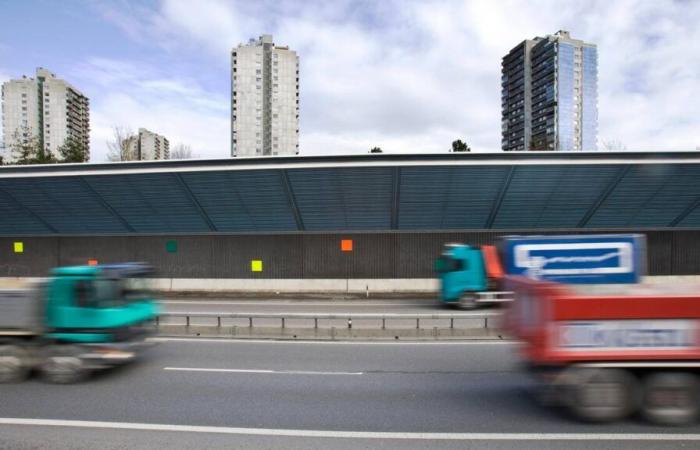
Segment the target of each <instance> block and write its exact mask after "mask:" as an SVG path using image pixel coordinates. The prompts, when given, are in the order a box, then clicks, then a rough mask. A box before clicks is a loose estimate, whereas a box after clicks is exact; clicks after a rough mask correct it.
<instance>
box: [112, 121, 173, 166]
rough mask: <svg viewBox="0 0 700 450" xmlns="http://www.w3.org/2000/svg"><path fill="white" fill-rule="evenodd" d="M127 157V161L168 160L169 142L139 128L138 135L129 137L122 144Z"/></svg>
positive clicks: (162, 137)
mask: <svg viewBox="0 0 700 450" xmlns="http://www.w3.org/2000/svg"><path fill="white" fill-rule="evenodd" d="M123 145H124V147H125V148H126V151H127V153H128V156H129V160H133V161H139V160H141V161H146V160H156V159H170V142H168V140H167V139H166V138H165V136H161V135H160V134H156V133H154V132H152V131H148V130H147V129H145V128H139V133H138V134H136V135H133V136H129V137H128V138H126V139H125V142H124V143H123Z"/></svg>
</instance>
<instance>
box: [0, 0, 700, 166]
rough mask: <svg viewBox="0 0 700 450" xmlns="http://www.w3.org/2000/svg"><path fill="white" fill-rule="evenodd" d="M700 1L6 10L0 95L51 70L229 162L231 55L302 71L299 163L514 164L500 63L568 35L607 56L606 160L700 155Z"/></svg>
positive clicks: (121, 112) (94, 123) (55, 5)
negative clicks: (517, 49)
mask: <svg viewBox="0 0 700 450" xmlns="http://www.w3.org/2000/svg"><path fill="white" fill-rule="evenodd" d="M698 23H700V0H685V1H682V0H678V1H663V0H615V1H608V0H606V1H595V0H592V1H568V0H528V1H515V0H500V1H497V2H496V1H479V0H475V1H430V0H426V1H411V0H397V1H392V0H381V1H343V0H334V1H314V0H309V1H285V0H279V1H268V0H260V1H255V2H251V1H224V0H197V1H196V2H195V1H190V0H161V1H155V0H151V1H144V0H141V1H127V0H114V1H106V0H105V1H88V0H66V1H61V2H57V1H51V0H34V1H32V0H0V82H2V81H6V80H7V79H11V78H19V77H21V76H22V75H27V76H33V74H34V72H35V70H36V67H39V66H41V67H45V68H48V69H49V70H51V71H52V72H54V73H56V75H57V76H58V77H59V78H62V79H65V80H66V81H68V82H69V83H71V84H72V85H73V86H75V87H76V88H78V89H79V90H80V91H82V92H83V93H84V94H85V95H87V96H88V97H89V98H90V107H91V111H90V120H91V154H92V161H96V162H99V161H104V160H105V159H106V153H107V146H106V142H107V141H108V140H109V139H110V138H111V136H112V133H113V132H112V130H113V128H114V127H115V126H120V127H126V128H130V129H132V130H137V129H138V128H139V127H144V128H148V129H150V130H151V131H154V132H157V133H160V134H163V135H165V136H166V137H167V138H168V139H169V140H170V143H171V146H173V145H176V144H179V143H182V144H186V145H189V146H191V148H192V151H193V153H194V155H195V156H198V157H201V158H224V157H228V156H229V155H230V142H229V135H230V120H229V115H230V51H231V49H232V48H233V47H236V46H237V45H238V44H240V43H244V42H247V41H248V39H250V38H253V37H258V36H259V35H261V34H272V35H273V36H274V41H275V43H276V44H277V45H287V46H289V47H290V48H291V49H293V50H296V51H297V53H298V55H299V58H300V99H301V100H300V154H301V155H302V156H303V155H319V154H351V153H366V152H367V151H368V150H369V149H370V148H371V147H374V146H379V147H381V148H382V149H384V150H385V151H386V152H392V153H393V152H396V153H400V152H446V151H448V149H449V148H450V143H451V142H452V141H453V140H455V139H462V140H464V141H466V142H467V143H468V144H469V145H470V147H471V148H472V150H473V151H477V152H492V151H500V140H501V139H500V128H501V122H500V107H501V106H500V95H501V94H500V91H501V88H500V77H501V73H500V64H501V58H502V57H503V56H504V55H505V54H506V53H508V51H509V50H510V49H511V48H513V47H514V46H516V45H517V44H518V43H520V42H521V41H522V40H524V39H529V38H533V37H535V36H544V35H547V34H553V33H555V32H557V31H558V30H560V29H564V30H568V31H569V32H570V33H571V35H572V37H574V38H576V39H582V40H584V41H586V42H591V43H594V44H597V46H598V57H599V62H598V72H599V73H598V88H599V98H598V103H599V124H598V128H599V133H598V135H599V139H598V140H599V146H601V145H600V144H601V143H602V142H612V141H615V142H619V143H621V144H622V145H624V147H626V149H628V150H695V149H700V147H698V146H700V119H699V117H700V27H698V26H697V24H698Z"/></svg>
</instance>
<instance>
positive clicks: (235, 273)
mask: <svg viewBox="0 0 700 450" xmlns="http://www.w3.org/2000/svg"><path fill="white" fill-rule="evenodd" d="M253 260H259V261H262V271H261V272H253V271H252V266H251V262H252V261H253ZM302 260H303V248H302V237H301V236H300V235H264V236H222V237H220V238H219V239H216V241H215V244H214V245H213V246H212V275H213V277H214V278H303V267H302Z"/></svg>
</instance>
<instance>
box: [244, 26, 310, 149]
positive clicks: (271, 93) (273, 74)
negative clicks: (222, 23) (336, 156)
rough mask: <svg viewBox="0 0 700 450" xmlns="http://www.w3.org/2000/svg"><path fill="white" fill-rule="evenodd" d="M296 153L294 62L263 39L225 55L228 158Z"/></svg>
mask: <svg viewBox="0 0 700 450" xmlns="http://www.w3.org/2000/svg"><path fill="white" fill-rule="evenodd" d="M298 153H299V57H298V56H297V54H296V52H294V51H292V50H290V49H289V48H288V47H277V46H275V44H274V43H273V41H272V36H270V35H267V34H264V35H262V36H260V38H259V39H257V40H254V39H251V40H250V41H249V42H248V43H247V44H241V45H239V46H238V47H236V48H234V49H233V50H232V51H231V156H268V155H296V154H298Z"/></svg>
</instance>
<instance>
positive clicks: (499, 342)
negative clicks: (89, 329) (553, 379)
mask: <svg viewBox="0 0 700 450" xmlns="http://www.w3.org/2000/svg"><path fill="white" fill-rule="evenodd" d="M147 340H148V341H151V342H205V343H212V342H215V343H227V344H287V345H386V346H389V345H516V344H517V343H516V342H514V341H506V340H489V341H480V340H479V341H477V340H474V341H456V342H452V341H444V342H435V341H426V342H419V341H410V342H409V341H389V342H371V341H285V340H274V339H231V338H221V339H209V338H178V337H152V338H148V339H147Z"/></svg>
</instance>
